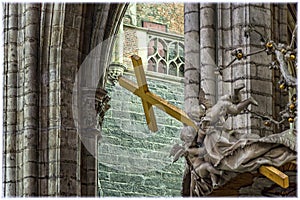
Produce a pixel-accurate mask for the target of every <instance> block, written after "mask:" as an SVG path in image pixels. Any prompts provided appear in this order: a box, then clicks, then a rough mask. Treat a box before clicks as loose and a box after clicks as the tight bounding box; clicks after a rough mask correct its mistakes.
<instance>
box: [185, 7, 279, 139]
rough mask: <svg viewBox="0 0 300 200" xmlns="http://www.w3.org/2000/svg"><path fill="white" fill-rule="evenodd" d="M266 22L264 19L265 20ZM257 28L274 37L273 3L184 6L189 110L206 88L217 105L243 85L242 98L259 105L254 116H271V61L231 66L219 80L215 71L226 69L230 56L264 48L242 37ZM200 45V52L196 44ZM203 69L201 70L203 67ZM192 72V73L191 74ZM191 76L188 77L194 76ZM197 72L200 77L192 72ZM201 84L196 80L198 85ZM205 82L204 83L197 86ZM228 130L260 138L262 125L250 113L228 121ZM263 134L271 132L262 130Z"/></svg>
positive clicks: (258, 57)
mask: <svg viewBox="0 0 300 200" xmlns="http://www.w3.org/2000/svg"><path fill="white" fill-rule="evenodd" d="M261 19H264V20H261ZM249 24H251V25H253V26H255V27H256V28H257V29H258V30H259V31H260V32H262V33H263V34H264V35H266V36H267V37H268V36H270V33H271V24H272V20H271V10H270V5H269V4H242V3H240V4H237V3H225V4H218V5H217V4H208V3H201V4H185V49H186V51H185V57H186V66H185V67H186V69H185V70H186V73H185V81H186V82H185V93H186V94H185V105H186V106H185V109H186V111H187V113H189V112H191V111H190V108H193V107H195V106H196V105H198V103H199V102H198V101H197V100H196V95H197V94H198V92H199V88H200V87H201V88H203V90H204V91H205V94H206V98H208V99H210V101H211V102H212V103H213V104H214V103H215V102H216V101H217V99H218V98H220V96H222V95H225V94H231V93H232V92H233V89H234V87H235V86H236V85H238V84H240V83H244V84H245V85H246V88H245V89H244V90H243V91H242V99H245V98H248V97H250V96H253V97H254V98H256V100H257V101H258V103H259V104H260V105H259V106H258V107H254V106H251V109H252V110H253V111H258V112H260V113H265V114H271V115H272V103H273V100H272V89H273V86H272V84H273V82H272V81H273V80H272V77H273V72H272V71H271V70H269V68H268V64H269V63H270V61H271V56H266V54H264V53H262V54H258V55H254V56H251V57H248V58H247V59H246V60H240V61H236V62H235V63H233V64H232V65H231V66H230V67H228V68H227V69H224V70H223V76H220V75H216V74H215V70H216V67H217V66H223V67H224V66H226V65H227V64H228V63H230V61H231V60H232V59H234V57H233V56H231V51H232V49H234V48H242V49H243V52H244V53H250V52H253V51H256V50H258V49H260V48H261V46H260V38H259V37H257V35H255V34H253V33H251V37H249V38H246V37H244V30H245V26H247V25H249ZM197 43H198V44H199V46H200V48H199V47H198V46H197V45H195V44H197ZM199 66H200V67H199ZM193 70H194V71H193ZM189 71H190V72H191V73H190V72H189ZM195 71H197V72H198V73H197V74H196V73H193V72H195ZM196 79H197V81H195V80H196ZM199 80H201V81H199ZM227 125H228V128H231V129H236V130H240V131H241V132H242V133H244V134H251V133H255V134H261V127H262V124H261V123H260V122H259V120H258V119H255V118H252V117H251V115H250V114H240V115H238V116H235V117H232V118H229V119H228V120H227ZM263 132H264V134H269V133H271V130H267V129H264V130H263Z"/></svg>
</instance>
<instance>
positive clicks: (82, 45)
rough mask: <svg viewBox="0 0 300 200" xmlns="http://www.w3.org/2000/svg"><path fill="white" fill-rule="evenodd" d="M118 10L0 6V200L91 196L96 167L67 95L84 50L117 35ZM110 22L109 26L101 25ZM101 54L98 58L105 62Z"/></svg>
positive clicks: (111, 7) (107, 7)
mask: <svg viewBox="0 0 300 200" xmlns="http://www.w3.org/2000/svg"><path fill="white" fill-rule="evenodd" d="M124 8H125V7H124V4H114V5H110V4H64V3H54V4H30V3H28V4H14V3H6V4H4V11H5V15H4V21H5V22H6V23H5V24H4V36H5V38H4V43H5V46H4V50H5V55H4V58H5V60H4V74H5V80H6V81H5V83H6V84H5V85H4V91H5V92H4V94H5V95H4V102H5V104H4V105H5V107H4V112H5V113H6V114H5V118H4V127H5V129H4V142H5V143H4V144H5V145H4V162H3V163H4V166H3V168H4V170H3V172H4V176H3V177H4V180H3V181H4V183H3V186H4V187H3V195H4V196H59V195H61V196H78V195H82V196H89V195H92V196H94V195H96V193H97V187H96V182H95V180H96V178H95V177H96V168H97V167H96V163H95V162H96V161H95V158H94V157H92V156H90V154H89V153H88V152H86V150H84V148H82V147H81V145H82V143H81V141H80V138H79V136H78V132H77V129H76V127H75V126H74V122H73V116H72V90H73V85H74V81H75V75H76V73H77V70H78V68H79V66H80V64H81V63H82V61H83V60H84V58H85V57H86V56H87V54H88V53H89V52H90V50H91V48H92V47H93V46H92V45H91V44H94V46H95V44H98V43H100V42H102V41H103V40H104V39H105V38H104V37H106V38H107V37H109V36H110V35H112V34H113V33H114V32H115V31H116V29H117V26H118V25H117V22H118V20H119V18H120V17H121V15H122V13H123V11H122V10H123V9H124ZM94 10H97V13H98V16H94V15H93V13H94ZM101 13H102V14H103V16H102V15H101ZM109 15H110V16H113V17H112V19H110V20H113V21H112V22H111V23H107V24H106V22H107V19H108V18H107V16H109ZM94 17H95V19H97V22H98V23H101V25H100V26H102V31H103V34H102V37H100V36H101V35H98V37H93V35H95V34H97V31H96V30H95V31H94V32H93V29H92V22H93V21H95V19H94ZM94 25H95V26H97V25H99V24H97V23H94ZM110 42H112V41H110ZM110 45H111V43H109V44H107V46H106V47H107V48H109V46H110ZM108 53H109V51H107V52H104V53H103V52H102V54H101V55H102V56H103V58H106V59H107V60H108V57H109V54H108ZM103 63H105V62H103ZM103 68H104V67H103ZM102 71H103V70H102ZM89 73H92V72H89ZM100 86H101V85H100ZM66 141H67V142H66ZM94 145H96V143H95V144H94ZM88 156H90V157H91V158H89V159H86V157H88ZM83 166H86V168H85V167H83ZM82 169H87V170H82ZM86 176H88V177H89V179H88V180H86V182H85V180H83V177H86ZM90 176H92V177H94V178H93V179H94V180H93V181H91V180H90ZM83 185H84V186H83ZM84 187H88V189H86V190H85V188H84Z"/></svg>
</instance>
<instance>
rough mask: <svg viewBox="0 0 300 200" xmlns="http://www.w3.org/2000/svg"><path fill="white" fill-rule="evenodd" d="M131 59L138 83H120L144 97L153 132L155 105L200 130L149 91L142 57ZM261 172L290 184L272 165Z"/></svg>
mask: <svg viewBox="0 0 300 200" xmlns="http://www.w3.org/2000/svg"><path fill="white" fill-rule="evenodd" d="M131 60H132V63H133V68H134V73H135V76H136V79H137V84H136V83H134V82H132V81H131V80H128V79H126V78H125V77H122V76H121V77H119V84H120V85H121V86H122V87H124V88H126V89H127V90H129V91H130V92H132V93H133V94H135V95H137V96H139V97H140V98H141V99H142V104H143V108H144V112H145V116H146V121H147V124H148V127H149V129H150V130H151V131H152V132H156V131H157V130H158V129H157V123H156V119H155V115H154V111H153V106H156V107H157V108H159V109H161V110H162V111H164V112H166V113H167V114H169V115H170V116H172V117H174V118H175V119H177V120H179V121H181V122H182V123H184V124H186V125H187V126H192V127H193V128H195V130H196V131H198V129H199V128H198V126H197V125H196V124H195V123H194V122H193V121H192V120H191V119H190V118H189V117H188V116H187V115H186V113H185V112H184V111H182V110H181V109H179V108H177V107H176V106H174V105H172V104H170V103H169V102H167V101H166V100H165V99H163V98H161V97H159V96H157V95H155V94H153V93H152V92H150V91H149V88H148V85H147V80H146V76H145V72H144V68H143V63H142V59H141V57H139V56H137V55H133V56H131ZM259 172H260V173H261V174H263V175H265V176H266V177H267V178H269V179H270V180H272V181H273V182H275V183H277V184H278V185H280V186H281V187H283V188H287V187H288V186H289V179H288V176H287V175H285V174H284V173H282V172H281V171H279V170H278V169H276V168H274V167H272V166H261V167H260V168H259Z"/></svg>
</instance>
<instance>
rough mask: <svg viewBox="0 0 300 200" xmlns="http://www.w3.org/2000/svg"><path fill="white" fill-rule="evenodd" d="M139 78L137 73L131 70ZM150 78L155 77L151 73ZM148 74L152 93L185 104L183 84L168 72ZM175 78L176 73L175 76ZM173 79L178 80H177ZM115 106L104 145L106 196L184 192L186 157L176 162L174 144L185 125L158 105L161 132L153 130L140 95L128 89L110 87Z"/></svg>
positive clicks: (101, 165)
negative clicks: (182, 190) (167, 79)
mask: <svg viewBox="0 0 300 200" xmlns="http://www.w3.org/2000/svg"><path fill="white" fill-rule="evenodd" d="M125 76H126V77H127V78H130V79H131V80H132V81H136V79H135V76H133V75H132V74H126V75H125ZM149 76H150V75H149ZM149 76H147V82H148V85H149V89H150V91H151V92H153V93H155V94H157V95H159V96H161V97H162V98H164V99H166V100H168V101H169V102H170V103H172V104H173V105H176V106H178V107H179V108H182V106H183V82H182V81H181V82H180V80H179V79H180V78H177V79H178V80H177V79H176V80H177V81H178V83H176V82H173V81H171V80H170V81H166V80H164V79H166V78H167V77H169V79H172V78H173V77H171V78H170V76H168V75H163V74H161V75H157V76H159V77H160V78H159V77H158V78H154V77H152V78H151V76H150V77H149ZM175 78H176V77H175ZM173 79H174V78H173ZM106 89H107V90H108V92H109V95H110V96H111V101H110V105H111V108H110V110H109V111H108V112H107V115H106V116H105V119H104V122H103V129H102V136H103V137H102V139H101V140H100V144H99V182H100V185H99V186H100V194H102V195H103V196H116V195H118V196H128V197H135V196H180V187H181V170H182V168H183V165H182V164H183V162H181V161H183V160H180V161H178V163H174V164H171V159H170V158H169V157H168V154H169V151H170V148H171V146H172V145H173V144H174V143H175V141H177V142H178V138H179V135H180V129H181V127H182V124H181V123H180V122H178V121H176V120H175V119H173V118H172V117H170V116H168V115H167V114H166V113H164V112H162V111H160V110H158V109H157V108H155V109H154V110H155V116H156V120H157V124H158V127H159V130H158V132H156V133H150V132H149V130H148V127H147V125H146V120H145V115H144V110H143V107H142V102H141V99H140V98H139V97H137V96H135V95H133V94H132V93H130V92H129V91H127V90H126V89H124V88H122V87H120V86H118V85H116V86H111V85H107V87H106Z"/></svg>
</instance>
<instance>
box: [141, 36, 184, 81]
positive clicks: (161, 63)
mask: <svg viewBox="0 0 300 200" xmlns="http://www.w3.org/2000/svg"><path fill="white" fill-rule="evenodd" d="M148 38H149V42H148V67H147V70H148V71H154V72H158V73H163V74H168V75H172V76H179V77H183V73H184V44H183V41H179V40H174V39H169V38H167V37H162V36H155V35H150V34H149V36H148Z"/></svg>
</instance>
